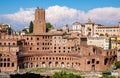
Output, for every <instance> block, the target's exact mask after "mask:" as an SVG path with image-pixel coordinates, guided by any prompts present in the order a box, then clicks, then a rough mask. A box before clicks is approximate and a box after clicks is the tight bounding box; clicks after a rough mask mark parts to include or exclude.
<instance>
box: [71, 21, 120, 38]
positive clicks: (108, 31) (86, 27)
mask: <svg viewBox="0 0 120 78" xmlns="http://www.w3.org/2000/svg"><path fill="white" fill-rule="evenodd" d="M73 31H74V32H79V33H81V34H83V35H84V36H94V35H96V34H98V35H100V36H106V35H108V36H119V33H120V22H119V23H118V25H117V26H104V25H101V24H96V23H94V22H92V21H91V20H90V19H88V21H87V23H85V24H81V23H80V22H74V23H73Z"/></svg>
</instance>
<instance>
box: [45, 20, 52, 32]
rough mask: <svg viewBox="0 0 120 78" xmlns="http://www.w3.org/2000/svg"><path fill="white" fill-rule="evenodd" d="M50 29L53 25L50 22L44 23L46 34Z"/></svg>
mask: <svg viewBox="0 0 120 78" xmlns="http://www.w3.org/2000/svg"><path fill="white" fill-rule="evenodd" d="M52 27H53V25H52V24H51V23H50V22H47V23H46V32H48V31H49V29H50V28H52Z"/></svg>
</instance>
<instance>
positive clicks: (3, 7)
mask: <svg viewBox="0 0 120 78" xmlns="http://www.w3.org/2000/svg"><path fill="white" fill-rule="evenodd" d="M54 5H59V6H67V7H70V8H75V9H79V10H84V11H88V10H90V9H93V8H100V7H120V0H0V11H1V12H0V14H7V13H14V12H16V11H18V10H19V8H31V7H37V6H39V7H41V8H48V7H49V6H54Z"/></svg>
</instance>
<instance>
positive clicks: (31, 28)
mask: <svg viewBox="0 0 120 78" xmlns="http://www.w3.org/2000/svg"><path fill="white" fill-rule="evenodd" d="M29 32H30V33H33V22H32V21H31V22H30V25H29Z"/></svg>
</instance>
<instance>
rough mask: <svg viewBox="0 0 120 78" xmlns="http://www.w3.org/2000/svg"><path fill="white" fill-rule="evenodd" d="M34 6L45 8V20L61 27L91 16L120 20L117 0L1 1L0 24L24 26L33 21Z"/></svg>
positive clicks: (105, 22) (110, 21) (111, 22)
mask: <svg viewBox="0 0 120 78" xmlns="http://www.w3.org/2000/svg"><path fill="white" fill-rule="evenodd" d="M36 7H39V8H44V9H45V10H46V22H50V23H51V24H52V25H53V26H54V27H55V28H62V27H63V25H65V24H68V25H69V27H72V23H73V22H75V21H79V22H80V23H85V22H87V19H88V18H90V19H91V20H92V21H93V22H95V23H100V24H103V25H107V26H113V25H118V22H120V0H0V23H6V24H10V25H11V26H12V28H14V29H23V28H24V27H28V26H29V22H30V21H34V13H35V9H36Z"/></svg>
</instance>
